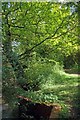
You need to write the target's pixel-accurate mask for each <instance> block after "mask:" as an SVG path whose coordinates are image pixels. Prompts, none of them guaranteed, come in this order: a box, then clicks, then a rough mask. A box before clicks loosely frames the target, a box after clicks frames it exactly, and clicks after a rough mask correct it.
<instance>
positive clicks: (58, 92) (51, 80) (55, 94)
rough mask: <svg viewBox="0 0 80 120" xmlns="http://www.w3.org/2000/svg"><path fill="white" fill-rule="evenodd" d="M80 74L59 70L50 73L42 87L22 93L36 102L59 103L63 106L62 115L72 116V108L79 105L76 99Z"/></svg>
mask: <svg viewBox="0 0 80 120" xmlns="http://www.w3.org/2000/svg"><path fill="white" fill-rule="evenodd" d="M79 80H80V76H77V75H70V74H68V73H65V72H57V73H55V74H54V75H52V74H51V75H49V76H48V77H47V78H46V81H45V83H44V84H42V85H41V89H40V90H38V91H28V92H25V93H24V94H23V91H22V93H20V95H24V96H25V97H29V98H31V99H32V100H33V101H34V102H44V103H49V104H50V103H51V104H53V103H59V104H60V105H61V106H62V110H61V113H60V117H62V118H64V117H69V116H71V113H70V112H71V108H72V107H73V106H75V107H76V106H77V107H78V105H77V102H75V100H76V99H78V97H79V95H78V92H79V89H78V85H79V82H80V81H79Z"/></svg>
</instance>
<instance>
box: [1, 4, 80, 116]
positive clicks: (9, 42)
mask: <svg viewBox="0 0 80 120" xmlns="http://www.w3.org/2000/svg"><path fill="white" fill-rule="evenodd" d="M2 13H3V14H2V35H3V36H2V47H3V50H2V52H3V54H4V55H3V86H4V87H3V95H4V98H5V99H7V101H8V102H10V97H12V95H14V96H13V99H14V98H15V96H16V95H17V94H21V95H26V96H27V97H30V98H32V99H33V101H39V102H51V103H52V102H60V101H65V100H66V98H70V96H69V94H70V93H69V92H71V93H72V95H73V94H76V91H73V89H72V91H70V89H69V87H68V86H70V87H72V86H73V87H74V88H75V87H76V86H74V84H75V83H76V82H78V81H77V80H76V79H77V78H76V77H70V76H69V75H68V74H65V73H64V71H63V67H64V68H72V67H73V68H75V70H76V69H77V67H78V65H79V63H80V61H79V55H80V51H79V47H80V45H79V41H78V38H79V37H78V31H79V29H80V28H79V4H78V3H76V4H75V3H73V2H70V3H65V4H61V3H55V2H17V3H16V2H3V3H2ZM67 82H68V83H67ZM75 85H77V83H76V84H75ZM23 86H26V89H27V91H24V90H23V89H22V88H23ZM60 86H61V87H60ZM57 88H58V89H57ZM67 89H68V90H67ZM74 92H75V93H74ZM8 93H9V94H8ZM70 95H71V94H70ZM35 96H36V97H35ZM71 97H72V96H71ZM72 98H73V97H72ZM63 104H64V105H62V106H63V111H62V114H64V115H63V116H65V114H66V112H67V108H66V107H65V103H63Z"/></svg>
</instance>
